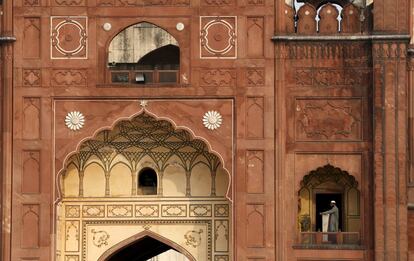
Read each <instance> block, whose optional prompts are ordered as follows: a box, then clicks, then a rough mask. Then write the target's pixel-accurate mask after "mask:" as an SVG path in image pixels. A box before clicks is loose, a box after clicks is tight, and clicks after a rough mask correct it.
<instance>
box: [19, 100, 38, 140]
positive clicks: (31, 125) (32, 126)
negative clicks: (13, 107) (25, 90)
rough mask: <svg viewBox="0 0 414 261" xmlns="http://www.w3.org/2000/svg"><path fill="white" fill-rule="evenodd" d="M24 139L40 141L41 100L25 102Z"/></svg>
mask: <svg viewBox="0 0 414 261" xmlns="http://www.w3.org/2000/svg"><path fill="white" fill-rule="evenodd" d="M23 138H24V139H26V140H37V139H40V98H30V97H28V98H24V100H23Z"/></svg>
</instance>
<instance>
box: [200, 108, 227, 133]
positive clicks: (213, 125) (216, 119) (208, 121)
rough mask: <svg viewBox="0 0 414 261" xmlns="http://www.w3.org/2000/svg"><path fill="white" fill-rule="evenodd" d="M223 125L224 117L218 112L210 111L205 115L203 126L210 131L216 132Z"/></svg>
mask: <svg viewBox="0 0 414 261" xmlns="http://www.w3.org/2000/svg"><path fill="white" fill-rule="evenodd" d="M222 123H223V117H222V116H221V114H220V113H219V112H217V111H208V112H206V113H205V114H204V117H203V124H204V127H206V128H207V129H209V130H215V129H218V128H220V126H221V124H222Z"/></svg>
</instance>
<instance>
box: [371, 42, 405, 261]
mask: <svg viewBox="0 0 414 261" xmlns="http://www.w3.org/2000/svg"><path fill="white" fill-rule="evenodd" d="M406 53H407V43H405V42H403V41H378V42H374V43H373V59H374V180H375V182H374V183H375V192H374V193H375V195H374V198H375V203H374V204H375V207H374V211H375V215H374V216H375V260H407V199H406V198H407V192H406V186H407V184H406V178H407V153H408V150H407V149H408V148H407V144H408V140H407V133H408V121H407V119H408V115H407V110H408V107H407V105H408V101H407V99H408V98H407V97H408V95H407V61H406Z"/></svg>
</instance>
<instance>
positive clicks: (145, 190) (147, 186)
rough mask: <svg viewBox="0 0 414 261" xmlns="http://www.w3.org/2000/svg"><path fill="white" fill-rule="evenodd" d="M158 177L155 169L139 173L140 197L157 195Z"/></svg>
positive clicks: (144, 169) (147, 169) (143, 170)
mask: <svg viewBox="0 0 414 261" xmlns="http://www.w3.org/2000/svg"><path fill="white" fill-rule="evenodd" d="M157 188H158V177H157V172H156V171H155V170H154V169H153V168H149V167H146V168H143V169H141V170H140V171H139V173H138V195H157Z"/></svg>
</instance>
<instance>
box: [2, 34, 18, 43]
mask: <svg viewBox="0 0 414 261" xmlns="http://www.w3.org/2000/svg"><path fill="white" fill-rule="evenodd" d="M15 41H16V37H14V36H4V35H0V44H4V43H10V42H15Z"/></svg>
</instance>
